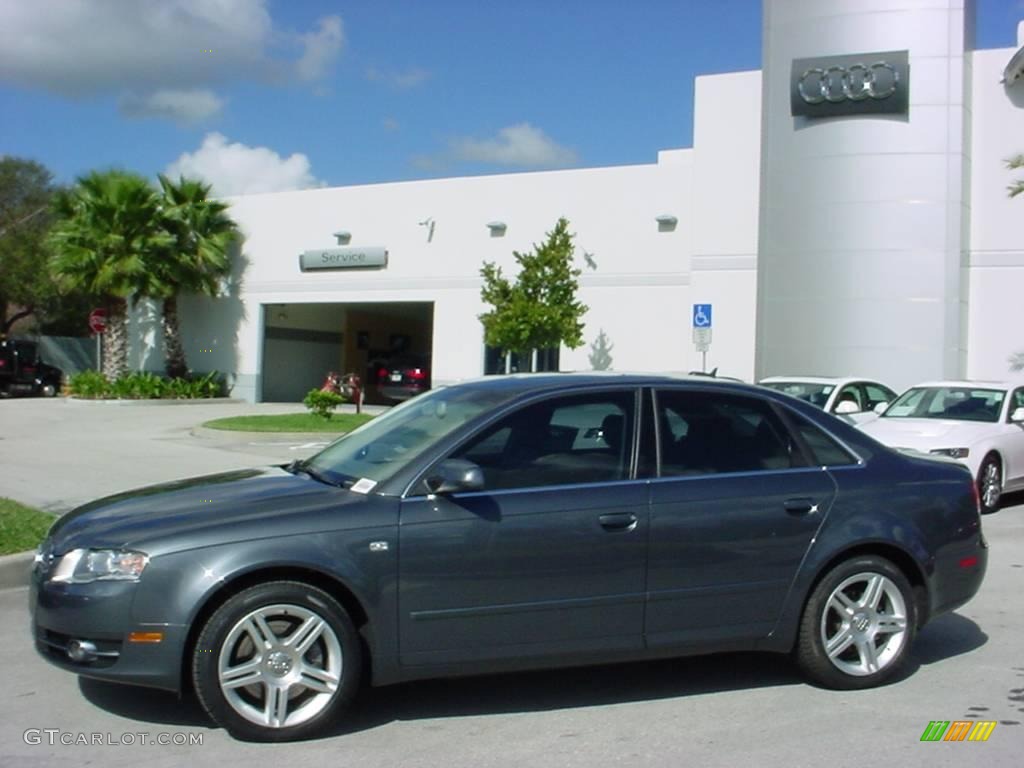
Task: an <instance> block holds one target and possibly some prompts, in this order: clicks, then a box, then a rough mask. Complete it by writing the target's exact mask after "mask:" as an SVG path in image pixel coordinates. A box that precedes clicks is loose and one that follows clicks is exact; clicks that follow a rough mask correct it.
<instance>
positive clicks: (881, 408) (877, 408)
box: [873, 400, 889, 416]
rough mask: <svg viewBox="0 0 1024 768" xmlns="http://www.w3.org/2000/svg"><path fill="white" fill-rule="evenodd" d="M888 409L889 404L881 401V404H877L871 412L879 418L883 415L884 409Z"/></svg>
mask: <svg viewBox="0 0 1024 768" xmlns="http://www.w3.org/2000/svg"><path fill="white" fill-rule="evenodd" d="M888 407H889V403H887V402H885V401H884V400H883V401H882V402H880V403H877V404H876V405H875V407H874V409H873V410H874V412H875V413H877V414H878V415H879V416H881V415H882V414H883V413H885V409H886V408H888Z"/></svg>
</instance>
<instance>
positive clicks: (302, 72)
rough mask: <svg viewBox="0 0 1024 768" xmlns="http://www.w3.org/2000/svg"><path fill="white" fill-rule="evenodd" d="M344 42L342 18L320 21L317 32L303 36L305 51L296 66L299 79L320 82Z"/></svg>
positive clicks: (333, 17)
mask: <svg viewBox="0 0 1024 768" xmlns="http://www.w3.org/2000/svg"><path fill="white" fill-rule="evenodd" d="M344 40H345V37H344V33H343V32H342V26H341V17H340V16H327V17H325V18H323V19H320V28H319V29H318V30H317V31H316V32H310V33H309V34H308V35H303V36H302V44H303V46H304V48H305V50H304V52H303V54H302V58H301V59H299V63H298V64H297V65H296V71H297V72H298V74H299V77H301V78H302V79H303V80H318V79H320V78H321V77H323V76H324V75H325V74H326V73H327V70H328V69H329V68H330V65H331V63H332V62H333V61H334V59H335V58H336V57H337V55H338V52H339V51H341V46H342V43H344Z"/></svg>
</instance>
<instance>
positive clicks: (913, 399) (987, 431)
mask: <svg viewBox="0 0 1024 768" xmlns="http://www.w3.org/2000/svg"><path fill="white" fill-rule="evenodd" d="M860 428H861V429H862V430H863V431H864V432H865V433H867V434H869V435H871V436H872V437H873V438H875V439H876V440H878V441H879V442H882V443H884V444H886V445H889V446H892V447H894V448H912V449H915V450H918V451H921V452H923V453H931V454H936V455H940V456H949V457H951V458H954V459H956V460H957V461H959V462H961V463H962V464H965V465H967V467H968V468H969V469H970V470H971V472H972V473H973V474H974V477H975V478H977V482H978V492H979V494H980V496H981V504H982V511H983V512H995V511H996V510H997V509H998V508H999V499H1000V497H1001V496H1002V494H1003V493H1004V492H1009V491H1014V490H1018V489H1021V488H1024V382H1017V383H1013V384H1011V383H1006V382H983V381H936V382H929V383H926V384H918V385H917V386H915V387H911V388H910V389H908V390H907V391H906V392H904V393H903V394H902V395H900V396H899V397H898V398H897V399H896V400H894V401H893V402H892V403H891V404H890V405H889V407H888V408H886V409H885V412H884V413H882V415H881V417H880V418H878V419H876V420H875V421H873V422H871V423H870V424H862V425H860Z"/></svg>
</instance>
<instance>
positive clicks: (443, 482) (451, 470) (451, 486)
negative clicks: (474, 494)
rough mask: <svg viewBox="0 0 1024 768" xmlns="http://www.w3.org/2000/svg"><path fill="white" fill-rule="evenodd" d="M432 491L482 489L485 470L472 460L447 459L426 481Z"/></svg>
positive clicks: (428, 488) (457, 491)
mask: <svg viewBox="0 0 1024 768" xmlns="http://www.w3.org/2000/svg"><path fill="white" fill-rule="evenodd" d="M424 482H425V483H426V485H427V490H429V491H430V492H431V493H435V494H438V495H443V494H447V493H459V492H460V491H482V490H483V489H484V471H483V470H482V469H480V467H479V466H478V465H476V464H474V463H473V462H472V461H465V460H464V459H445V460H444V461H442V462H441V463H440V464H438V465H437V466H436V467H434V470H433V471H432V472H431V473H430V474H429V475H428V476H427V479H426V480H425V481H424Z"/></svg>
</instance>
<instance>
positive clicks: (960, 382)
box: [908, 379, 1024, 389]
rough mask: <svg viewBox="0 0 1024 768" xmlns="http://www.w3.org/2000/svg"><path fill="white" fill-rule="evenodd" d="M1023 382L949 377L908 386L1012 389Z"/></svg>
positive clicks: (913, 387) (914, 387)
mask: <svg viewBox="0 0 1024 768" xmlns="http://www.w3.org/2000/svg"><path fill="white" fill-rule="evenodd" d="M1022 384H1024V381H1019V382H1012V381H970V380H968V379H948V380H944V381H923V382H921V383H920V384H915V385H914V386H912V387H908V389H919V388H921V387H963V388H964V389H970V388H971V387H975V388H977V387H982V388H988V389H1010V388H1012V387H1015V386H1021V385H1022Z"/></svg>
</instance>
